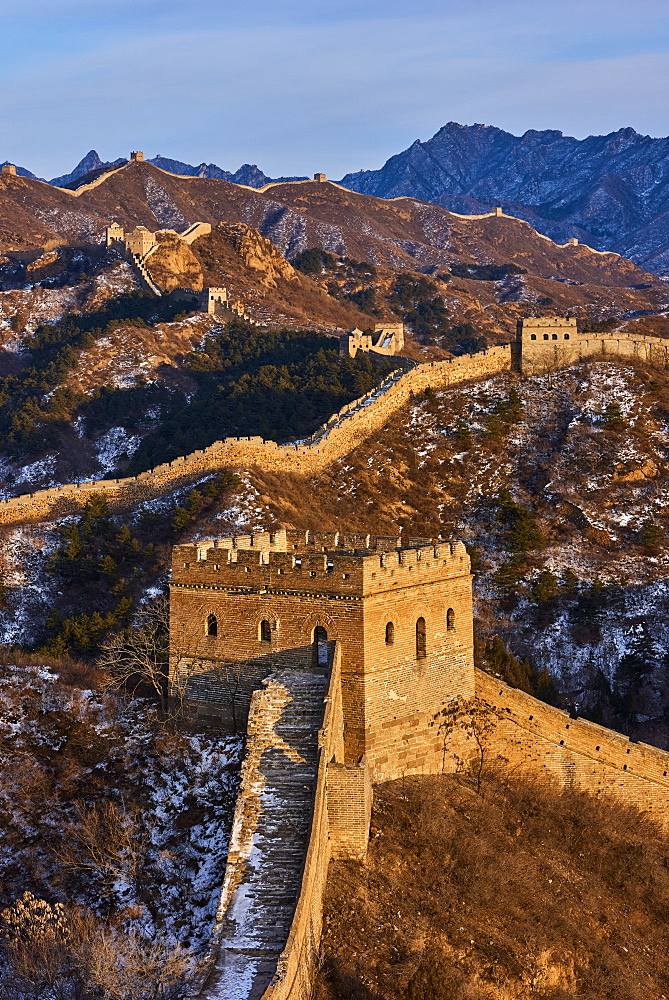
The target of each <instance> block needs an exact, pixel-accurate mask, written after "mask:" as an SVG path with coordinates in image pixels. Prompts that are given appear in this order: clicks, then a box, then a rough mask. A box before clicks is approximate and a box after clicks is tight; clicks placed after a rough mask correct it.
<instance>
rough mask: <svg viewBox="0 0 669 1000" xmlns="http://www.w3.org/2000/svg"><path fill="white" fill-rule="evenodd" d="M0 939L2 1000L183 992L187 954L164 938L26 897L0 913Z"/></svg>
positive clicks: (152, 999)
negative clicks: (6, 970)
mask: <svg viewBox="0 0 669 1000" xmlns="http://www.w3.org/2000/svg"><path fill="white" fill-rule="evenodd" d="M0 936H2V939H3V943H4V949H5V954H6V956H7V961H8V963H9V966H10V970H11V973H12V976H13V980H14V981H13V982H12V983H7V982H6V981H5V982H3V983H2V989H3V994H4V995H5V996H7V997H10V996H11V997H16V998H18V997H25V996H26V995H31V996H32V997H33V1000H40V998H41V997H44V996H45V995H48V996H49V997H50V998H58V1000H66V998H68V1000H71V998H73V997H77V996H82V994H83V992H85V993H86V995H87V996H90V995H91V994H90V991H91V990H93V991H94V995H95V996H96V997H99V998H100V1000H170V998H172V997H175V996H176V995H177V992H178V991H179V990H180V988H181V987H182V986H183V980H184V977H185V975H186V973H187V971H188V967H189V955H188V953H187V952H186V951H184V949H183V948H181V947H180V946H179V945H178V944H174V943H173V942H170V941H167V940H166V939H155V940H147V939H146V938H144V937H142V936H141V935H140V934H139V933H138V932H137V931H136V930H131V931H128V932H124V931H122V930H119V929H118V928H116V927H109V926H107V925H106V924H105V923H103V922H102V921H101V920H100V919H99V918H98V917H96V916H95V915H94V914H92V913H91V912H90V911H87V910H68V909H67V908H66V907H65V906H63V905H62V904H61V903H53V904H51V903H47V902H45V900H43V899H37V898H35V896H33V895H32V894H31V893H30V892H25V893H24V894H23V896H22V898H21V899H18V900H16V901H15V902H14V903H13V904H12V906H10V907H8V908H7V909H5V910H3V911H2V913H0Z"/></svg>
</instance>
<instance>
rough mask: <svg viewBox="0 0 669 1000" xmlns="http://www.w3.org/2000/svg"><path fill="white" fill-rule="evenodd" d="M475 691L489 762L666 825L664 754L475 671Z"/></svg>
mask: <svg viewBox="0 0 669 1000" xmlns="http://www.w3.org/2000/svg"><path fill="white" fill-rule="evenodd" d="M476 696H477V699H479V700H480V701H481V702H482V703H483V705H484V706H490V708H491V709H492V710H493V711H492V713H490V716H491V718H492V719H493V720H494V728H493V730H492V732H491V733H490V734H489V735H487V736H486V737H485V743H486V747H487V754H488V762H489V763H491V762H493V761H495V760H499V761H503V762H504V764H505V765H507V766H508V767H509V768H510V769H513V770H514V772H515V773H517V774H526V775H530V776H532V775H534V776H537V777H542V776H548V777H551V778H553V779H557V780H558V781H559V782H560V783H561V784H563V785H566V786H573V787H575V788H580V789H583V790H585V791H588V792H592V793H593V794H595V795H612V796H614V797H615V798H617V799H620V800H621V801H623V802H625V803H627V804H628V805H631V806H635V807H636V808H637V809H640V810H642V811H643V812H646V813H648V814H649V815H650V816H652V817H653V818H654V819H656V820H657V822H658V823H660V825H661V826H662V827H664V829H665V830H669V753H665V752H664V751H662V750H658V749H657V748H656V747H652V746H649V745H647V744H645V743H633V742H631V741H630V740H629V739H628V738H627V737H626V736H622V735H621V734H620V733H615V732H613V731H612V730H610V729H605V728H604V727H603V726H598V725H596V724H595V723H593V722H588V721H587V720H586V719H573V718H571V717H570V716H569V715H568V714H567V713H565V712H561V711H560V710H559V709H557V708H552V707H551V706H550V705H545V704H544V703H543V702H541V701H537V699H536V698H533V697H532V696H531V695H528V694H525V692H523V691H518V690H516V689H515V688H511V687H509V686H508V685H507V684H504V683H503V682H502V681H500V680H498V679H497V678H495V677H491V676H490V675H488V674H485V673H483V672H482V671H480V670H477V671H476ZM486 714H487V713H486Z"/></svg>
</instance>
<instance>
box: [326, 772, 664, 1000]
mask: <svg viewBox="0 0 669 1000" xmlns="http://www.w3.org/2000/svg"><path fill="white" fill-rule="evenodd" d="M372 824H373V825H372V834H373V835H372V839H371V841H370V847H369V852H368V858H367V863H366V864H365V865H359V864H356V863H345V862H335V863H333V864H332V865H331V867H330V873H329V882H328V899H327V907H326V918H325V934H324V939H323V942H322V966H321V972H320V976H319V983H318V988H317V993H316V997H317V1000H530V998H531V1000H576V998H578V1000H650V998H653V1000H660V998H661V997H665V996H667V995H669V948H668V940H667V931H666V919H665V917H666V907H667V905H668V904H669V871H668V869H667V865H666V857H665V855H666V853H667V842H666V840H665V839H663V838H662V837H661V836H660V834H659V833H658V831H657V830H656V829H655V828H654V827H653V826H652V825H651V824H650V823H648V822H644V821H643V820H642V819H641V818H640V817H639V816H638V815H637V814H635V813H633V812H632V811H629V810H626V809H624V808H622V807H621V806H619V805H618V804H615V803H610V804H609V803H608V802H607V800H606V799H601V800H598V799H595V798H591V797H589V796H586V795H584V794H579V793H578V792H576V791H562V790H560V789H558V788H553V787H552V786H550V785H534V784H531V783H528V782H526V781H523V780H522V779H521V778H519V777H518V776H517V775H514V776H512V777H504V776H503V775H494V774H490V775H489V776H488V778H487V779H486V780H485V781H484V783H483V785H482V788H481V792H480V794H477V793H476V791H475V790H474V788H472V787H471V786H470V785H469V784H468V783H467V782H466V780H465V779H464V778H463V779H458V778H455V777H452V776H443V777H435V778H410V779H406V780H404V781H396V782H391V783H388V784H387V785H382V786H380V787H378V788H377V789H376V790H375V806H374V812H373V818H372Z"/></svg>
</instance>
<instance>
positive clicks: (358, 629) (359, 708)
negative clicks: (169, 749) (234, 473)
mask: <svg viewBox="0 0 669 1000" xmlns="http://www.w3.org/2000/svg"><path fill="white" fill-rule="evenodd" d="M299 534H300V533H297V532H289V533H288V536H287V535H286V532H283V533H282V540H281V542H280V543H279V541H278V535H277V536H271V535H269V534H263V533H259V534H258V536H256V537H255V538H254V539H253V541H254V544H252V545H251V544H250V541H251V539H247V538H245V537H242V539H235V540H234V542H235V548H232V547H230V546H231V545H232V541H233V540H232V539H218V540H216V541H215V542H200V543H197V544H194V545H179V546H175V548H174V550H173V560H172V579H171V585H170V587H171V596H170V644H171V648H172V657H173V663H172V676H173V677H174V676H175V673H174V672H175V670H177V671H178V669H179V663H181V664H183V663H186V662H188V663H193V666H194V669H195V670H199V669H200V668H201V670H202V674H204V675H205V676H204V683H206V684H208V680H207V675H212V677H214V675H215V674H216V670H217V666H216V665H217V663H218V664H221V665H222V669H223V671H224V672H225V670H227V669H228V667H227V665H228V664H235V663H236V664H238V667H239V678H240V679H241V680H242V681H243V686H244V687H245V688H246V687H247V686H249V687H250V688H251V689H252V688H253V686H255V685H256V680H257V676H256V675H257V672H258V670H260V671H261V672H262V669H263V663H265V664H267V663H269V662H270V661H271V660H272V659H275V658H276V657H277V655H279V654H285V655H290V656H293V657H294V656H295V655H296V654H297V653H299V655H300V656H302V658H303V659H304V660H305V664H306V665H307V666H308V663H309V657H310V655H311V654H310V644H311V643H312V642H313V639H314V630H315V629H316V627H317V626H319V627H320V628H322V629H324V630H325V632H326V635H327V639H328V640H329V641H333V640H336V641H338V642H339V643H340V644H341V650H342V652H341V657H342V665H341V670H342V686H343V694H342V697H343V706H344V736H345V748H346V753H345V761H346V763H350V764H354V763H356V762H357V761H358V760H359V758H360V757H361V756H362V755H365V756H366V758H367V760H368V761H369V766H370V769H371V773H372V776H373V778H374V780H377V781H378V780H389V779H391V778H396V777H399V776H401V775H402V774H416V773H422V772H429V771H430V770H431V769H432V768H433V767H434V762H435V760H437V761H441V756H442V750H441V743H440V740H439V736H438V732H437V730H435V728H434V722H433V720H434V716H435V712H437V711H438V710H439V709H440V708H441V707H442V706H444V705H445V704H448V703H449V702H450V701H452V700H453V699H454V698H456V697H458V696H462V697H467V698H469V697H472V696H473V694H474V662H473V635H472V596H471V574H470V565H469V557H468V555H467V552H466V549H465V547H464V545H463V544H462V543H461V542H443V543H439V544H436V545H435V544H432V543H430V542H429V541H428V540H427V539H410V540H409V546H410V547H408V548H405V549H401V550H398V549H397V548H396V546H397V545H398V544H399V539H389V538H385V537H383V538H381V539H376V541H375V543H374V545H375V546H376V548H375V549H374V548H373V549H369V548H367V546H368V545H369V543H370V539H369V537H368V536H365V537H362V536H360V538H359V539H358V545H355V540H354V538H353V537H351V536H342V537H341V539H340V541H339V545H338V544H337V542H334V543H330V542H327V541H326V539H325V538H320V537H319V533H318V532H315V533H314V542H313V544H312V543H311V542H305V543H302V542H301V541H300V540H299V538H298V537H297V536H298V535H299ZM320 534H325V535H327V534H328V533H320ZM288 537H289V538H290V541H289V540H288ZM334 537H337V536H336V535H335V536H334ZM342 543H343V544H342ZM279 544H281V546H282V549H283V551H281V550H279ZM293 545H294V546H295V548H296V549H297V550H298V551H297V552H293V551H291V549H292V547H293ZM323 545H325V546H326V548H327V551H323V548H322V546H323ZM379 546H380V547H379ZM352 549H353V551H352ZM211 616H214V617H215V619H216V629H215V632H216V634H215V635H208V634H207V630H208V622H209V621H210V619H211ZM419 621H422V627H423V629H424V645H425V648H424V651H422V650H419V649H418V645H417V628H418V622H419ZM263 622H265V623H267V625H266V627H267V630H268V631H267V635H268V638H267V639H264V638H263V628H262V623H263ZM391 633H392V634H391ZM311 648H313V647H311ZM265 670H266V668H265ZM191 687H192V688H193V689H194V691H193V693H194V694H195V697H196V699H197V700H198V701H200V702H201V701H203V700H204V699H203V697H202V695H200V694H197V693H196V692H195V688H199V689H200V690H202V689H203V680H202V679H201V677H195V678H194V679H193V682H191ZM249 695H250V692H249ZM189 697H190V692H189Z"/></svg>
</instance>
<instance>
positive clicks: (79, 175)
mask: <svg viewBox="0 0 669 1000" xmlns="http://www.w3.org/2000/svg"><path fill="white" fill-rule="evenodd" d="M8 162H9V161H8V160H5V163H8ZM127 162H128V161H127V159H126V158H125V157H123V156H121V157H119V159H117V160H101V159H100V156H99V155H98V153H97V151H96V150H95V149H91V150H90V152H88V153H86V155H85V156H84V157H83V158H82V159H81V160H80V161H79V163H77V165H76V167H75V168H74V169H73V170H72V171H70V173H69V174H61V176H60V177H52V178H51V180H50V181H47V183H48V184H53V185H54V186H55V187H69V186H71V185H74V184H77V183H78V182H82V181H83V179H84V178H85V179H86V180H89V179H90V180H92V179H93V177H94V176H95V175H97V174H100V173H102V172H103V171H105V170H110V169H112V168H113V167H120V166H121V165H122V164H123V163H127ZM148 162H149V163H153V164H154V166H156V167H160V168H161V170H167V172H168V173H170V174H179V175H180V176H182V177H213V178H216V179H217V180H221V181H230V182H231V183H232V184H245V185H246V186H247V187H255V188H259V187H262V186H263V185H264V184H270V183H273V182H276V183H284V182H285V181H304V180H307V178H306V177H268V176H267V174H264V173H263V172H262V170H260V168H259V167H257V166H256V165H255V163H244V164H242V166H241V167H240V168H239V169H238V170H235V171H234V173H233V172H232V171H230V170H223V168H222V167H217V166H216V164H215V163H200V164H199V165H198V166H193V165H192V164H191V163H184V162H183V161H182V160H172V159H170V158H169V157H167V156H160V154H159V155H158V156H154V157H153V159H151V160H149V161H148ZM16 171H17V173H18V174H19V175H20V176H21V177H30V178H31V179H32V180H44V179H45V178H43V177H37V175H36V174H33V173H32V172H31V171H30V170H27V169H26V168H25V167H17V168H16ZM89 175H93V176H91V177H89Z"/></svg>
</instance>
